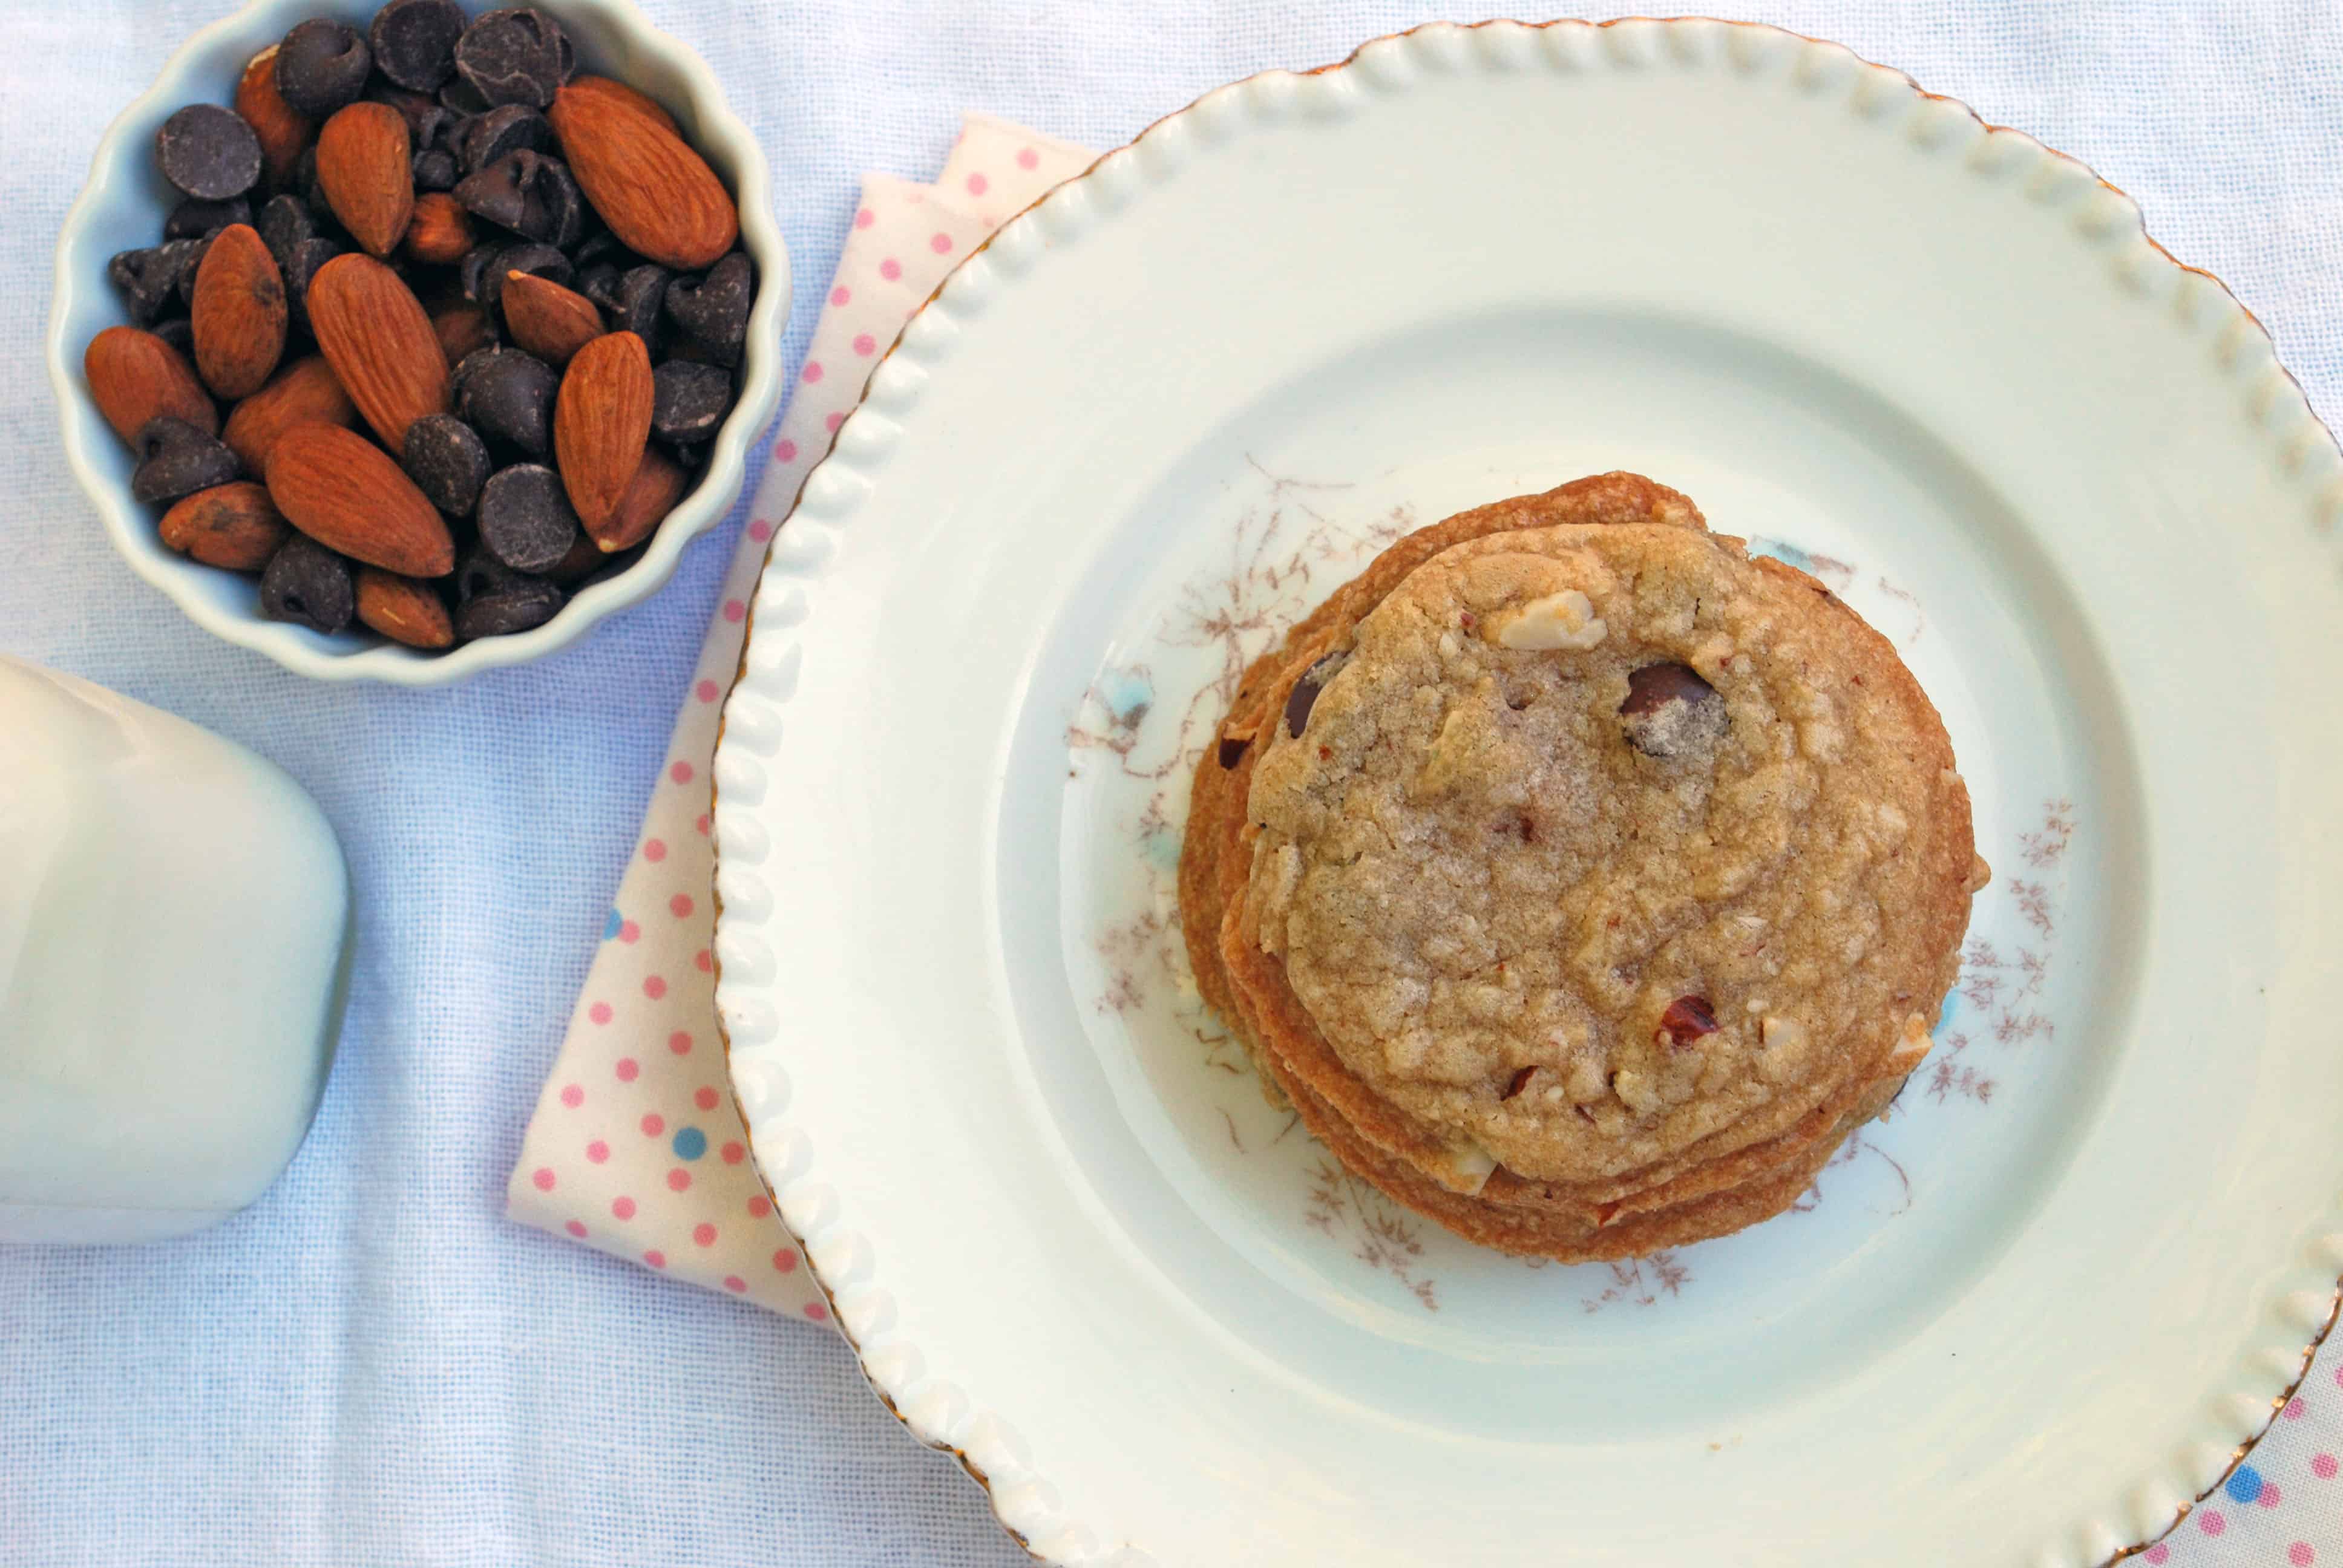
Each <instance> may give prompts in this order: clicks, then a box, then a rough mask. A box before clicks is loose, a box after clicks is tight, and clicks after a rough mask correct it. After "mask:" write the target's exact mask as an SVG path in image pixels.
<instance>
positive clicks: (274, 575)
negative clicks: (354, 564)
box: [260, 534, 358, 637]
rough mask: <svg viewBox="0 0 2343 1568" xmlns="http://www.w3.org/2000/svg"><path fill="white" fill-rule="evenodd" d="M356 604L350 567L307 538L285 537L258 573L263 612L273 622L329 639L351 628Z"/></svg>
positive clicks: (355, 593)
mask: <svg viewBox="0 0 2343 1568" xmlns="http://www.w3.org/2000/svg"><path fill="white" fill-rule="evenodd" d="M357 602H358V600H357V585H356V584H354V583H353V582H352V581H351V580H350V563H349V562H347V561H346V560H344V559H343V558H341V557H339V556H337V555H336V554H335V553H334V552H333V551H331V550H329V549H327V548H326V547H325V546H323V545H321V544H319V543H318V542H317V540H315V539H313V538H309V537H308V536H307V535H306V534H295V535H294V536H293V537H292V538H289V539H287V540H286V541H285V543H284V544H283V545H282V546H280V547H279V548H278V549H277V553H276V555H274V556H272V557H271V558H269V562H268V569H267V570H266V571H265V572H263V573H261V574H260V613H261V614H263V615H265V616H266V617H267V618H269V619H271V620H289V621H292V622H294V623H296V624H297V625H300V626H306V627H307V628H309V629H311V630H312V631H322V632H324V633H326V634H327V636H328V637H330V636H332V635H333V634H334V633H335V632H337V631H339V630H341V629H342V628H344V627H346V626H347V625H349V624H350V616H351V614H352V612H354V611H355V610H356V609H357Z"/></svg>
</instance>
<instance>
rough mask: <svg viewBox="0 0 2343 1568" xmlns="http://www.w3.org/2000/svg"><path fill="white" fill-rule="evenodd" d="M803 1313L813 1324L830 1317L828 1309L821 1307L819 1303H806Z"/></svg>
mask: <svg viewBox="0 0 2343 1568" xmlns="http://www.w3.org/2000/svg"><path fill="white" fill-rule="evenodd" d="M805 1313H806V1316H808V1317H809V1318H811V1319H812V1320H813V1321H814V1322H821V1321H822V1320H823V1319H824V1318H826V1317H828V1316H830V1309H829V1308H828V1307H825V1306H823V1305H822V1304H821V1303H820V1302H807V1303H806V1307H805Z"/></svg>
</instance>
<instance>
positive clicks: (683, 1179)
mask: <svg viewBox="0 0 2343 1568" xmlns="http://www.w3.org/2000/svg"><path fill="white" fill-rule="evenodd" d="M667 1187H668V1191H670V1192H689V1191H691V1172H690V1171H686V1170H685V1169H684V1168H683V1167H682V1166H680V1165H679V1166H677V1167H676V1168H675V1169H674V1170H672V1171H669V1172H668V1173H667ZM699 1244H700V1245H701V1246H703V1247H705V1246H706V1245H708V1243H707V1242H705V1241H702V1242H700V1243H699Z"/></svg>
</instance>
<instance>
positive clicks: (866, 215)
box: [840, 207, 879, 303]
mask: <svg viewBox="0 0 2343 1568" xmlns="http://www.w3.org/2000/svg"><path fill="white" fill-rule="evenodd" d="M878 221H879V215H878V214H876V213H874V212H872V211H871V210H870V208H869V207H864V208H863V209H862V210H861V211H860V212H858V213H856V214H855V215H854V226H855V227H857V228H869V227H870V226H871V225H872V224H874V223H877V222H878ZM840 303H843V302H842V301H841V302H840Z"/></svg>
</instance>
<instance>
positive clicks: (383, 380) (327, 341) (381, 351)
mask: <svg viewBox="0 0 2343 1568" xmlns="http://www.w3.org/2000/svg"><path fill="white" fill-rule="evenodd" d="M392 112H393V113H394V114H396V113H397V111H396V110H393V111H392ZM309 327H310V330H311V331H313V332H315V333H316V334H317V347H319V348H320V349H322V350H323V351H324V353H325V356H326V360H327V363H328V364H330V365H331V366H333V367H334V376H335V377H336V378H337V380H339V381H340V382H341V384H342V389H343V390H344V391H346V392H347V393H348V394H349V395H350V401H351V402H352V403H355V404H357V410H358V412H359V413H360V414H363V415H364V416H366V422H367V424H369V425H371V426H373V427H374V432H375V434H376V435H377V436H379V437H382V443H383V445H384V446H386V447H389V448H390V449H391V450H392V451H393V452H397V451H400V450H402V449H404V447H406V444H407V427H408V426H409V425H412V424H413V423H415V421H416V420H417V419H420V418H421V417H423V416H424V415H426V414H445V413H446V412H447V354H446V352H445V351H444V350H442V349H441V347H439V338H438V335H437V334H436V333H435V332H433V331H432V330H431V318H430V317H427V316H426V315H424V314H423V306H422V304H421V303H420V302H419V301H418V300H417V298H416V297H415V295H414V293H413V291H412V290H410V289H409V288H408V287H407V285H406V284H404V283H402V282H401V281H399V276H398V274H397V273H395V272H393V271H391V270H390V268H388V267H387V266H384V265H383V264H382V263H380V262H378V261H376V260H374V259H372V258H371V257H368V256H336V257H334V259H333V260H331V261H329V262H327V263H326V265H325V266H321V267H319V268H318V269H317V276H315V277H313V278H311V279H310V280H309ZM287 515H288V516H289V515H290V514H289V513H288V514H287ZM425 575H426V576H428V575H430V574H428V573H426V574H425Z"/></svg>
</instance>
